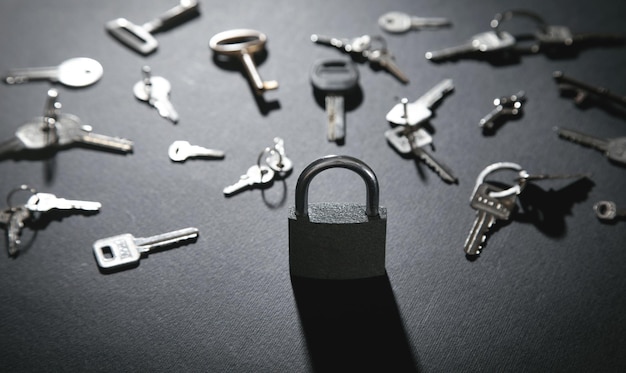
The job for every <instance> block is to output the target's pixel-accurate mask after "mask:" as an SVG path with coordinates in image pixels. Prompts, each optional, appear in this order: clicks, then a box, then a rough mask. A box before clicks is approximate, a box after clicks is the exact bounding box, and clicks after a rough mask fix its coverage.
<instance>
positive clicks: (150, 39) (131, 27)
mask: <svg viewBox="0 0 626 373" xmlns="http://www.w3.org/2000/svg"><path fill="white" fill-rule="evenodd" d="M104 27H105V28H106V30H107V31H108V32H109V34H111V36H113V37H114V38H116V39H117V40H119V41H120V42H121V43H122V44H124V45H126V46H127V47H129V48H131V49H132V50H134V51H136V52H139V53H141V54H143V55H148V54H150V53H152V52H154V51H156V49H157V47H158V46H159V43H158V42H157V40H156V39H155V38H154V36H152V34H150V33H149V32H148V31H147V30H146V29H144V28H143V27H142V26H139V25H136V24H134V23H132V22H130V21H129V20H127V19H126V18H118V19H114V20H112V21H109V22H107V23H106V24H105V25H104Z"/></svg>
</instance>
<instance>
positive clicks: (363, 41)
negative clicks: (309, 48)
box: [311, 34, 372, 55]
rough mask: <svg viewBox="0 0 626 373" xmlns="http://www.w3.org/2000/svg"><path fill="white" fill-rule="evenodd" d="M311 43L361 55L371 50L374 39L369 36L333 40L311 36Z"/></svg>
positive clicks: (322, 36) (327, 37)
mask: <svg viewBox="0 0 626 373" xmlns="http://www.w3.org/2000/svg"><path fill="white" fill-rule="evenodd" d="M311 41H312V42H314V43H316V44H322V45H327V46H329V47H335V48H337V49H339V50H341V51H342V52H346V53H351V54H356V55H361V54H362V53H363V52H364V51H366V50H367V49H369V48H370V46H371V43H372V38H371V36H369V35H362V36H358V37H356V38H352V39H347V38H333V37H329V36H324V35H318V34H313V35H311Z"/></svg>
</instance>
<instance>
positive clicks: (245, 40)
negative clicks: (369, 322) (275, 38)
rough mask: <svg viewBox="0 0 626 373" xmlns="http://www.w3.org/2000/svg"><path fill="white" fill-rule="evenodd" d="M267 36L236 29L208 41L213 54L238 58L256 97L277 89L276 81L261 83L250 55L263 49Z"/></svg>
mask: <svg viewBox="0 0 626 373" xmlns="http://www.w3.org/2000/svg"><path fill="white" fill-rule="evenodd" d="M266 42H267V36H266V35H265V34H264V33H262V32H259V31H256V30H248V29H236V30H228V31H224V32H220V33H219V34H216V35H214V36H213V37H212V38H211V40H209V46H210V47H211V49H212V50H213V51H214V52H215V53H219V54H223V55H225V56H231V57H236V58H238V59H239V60H240V61H241V63H243V66H244V69H245V71H246V74H247V76H248V79H249V80H250V84H251V85H252V87H253V88H254V92H255V93H256V94H257V95H262V94H263V92H265V91H269V90H274V89H278V82H277V81H276V80H269V81H263V80H262V79H261V76H260V75H259V72H258V70H257V68H256V65H255V63H254V60H253V58H252V55H253V54H254V53H257V52H261V51H262V50H263V49H264V48H265V43H266Z"/></svg>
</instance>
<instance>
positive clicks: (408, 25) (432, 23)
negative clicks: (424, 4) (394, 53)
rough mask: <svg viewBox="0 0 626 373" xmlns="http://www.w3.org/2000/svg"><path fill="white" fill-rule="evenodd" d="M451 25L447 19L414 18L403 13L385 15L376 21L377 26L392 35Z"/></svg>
mask: <svg viewBox="0 0 626 373" xmlns="http://www.w3.org/2000/svg"><path fill="white" fill-rule="evenodd" d="M451 24H452V23H451V22H450V20H449V19H447V18H425V17H416V16H411V15H409V14H406V13H403V12H389V13H385V14H383V15H382V16H380V18H379V19H378V25H379V26H380V27H381V28H382V29H383V30H385V31H387V32H391V33H394V34H399V33H404V32H407V31H410V30H420V29H423V28H430V27H446V26H450V25H451Z"/></svg>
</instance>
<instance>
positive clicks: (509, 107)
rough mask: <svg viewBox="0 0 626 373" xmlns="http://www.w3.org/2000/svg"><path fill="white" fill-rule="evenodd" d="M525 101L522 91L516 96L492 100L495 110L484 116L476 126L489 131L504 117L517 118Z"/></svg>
mask: <svg viewBox="0 0 626 373" xmlns="http://www.w3.org/2000/svg"><path fill="white" fill-rule="evenodd" d="M525 101H526V97H525V96H524V91H520V92H518V93H517V94H514V95H511V96H502V97H500V98H496V99H495V100H493V104H494V106H495V109H493V110H492V111H491V112H490V113H489V114H487V115H485V116H484V117H483V118H482V119H481V120H480V121H479V122H478V125H479V126H480V127H481V128H483V129H486V130H491V129H493V128H494V127H495V124H496V121H498V120H499V119H500V118H502V117H503V116H505V115H509V116H517V115H520V114H521V113H522V106H523V104H524V102H525Z"/></svg>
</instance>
